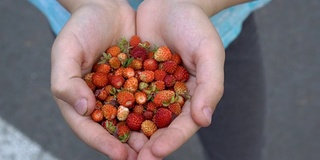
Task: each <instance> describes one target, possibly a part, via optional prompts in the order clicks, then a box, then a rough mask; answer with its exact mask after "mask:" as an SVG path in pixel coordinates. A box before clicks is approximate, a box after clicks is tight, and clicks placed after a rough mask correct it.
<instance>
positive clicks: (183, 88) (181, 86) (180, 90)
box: [173, 81, 188, 96]
mask: <svg viewBox="0 0 320 160" xmlns="http://www.w3.org/2000/svg"><path fill="white" fill-rule="evenodd" d="M173 88H174V92H176V93H177V94H178V95H181V96H186V95H187V94H188V87H187V85H186V84H185V83H184V82H180V81H178V82H176V83H175V84H174V87H173Z"/></svg>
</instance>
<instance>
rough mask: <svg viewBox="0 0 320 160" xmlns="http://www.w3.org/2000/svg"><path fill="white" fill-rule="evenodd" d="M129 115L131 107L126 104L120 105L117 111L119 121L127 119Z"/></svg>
mask: <svg viewBox="0 0 320 160" xmlns="http://www.w3.org/2000/svg"><path fill="white" fill-rule="evenodd" d="M128 115H129V109H128V108H127V107H124V106H119V107H118V111H117V118H118V120H119V121H125V120H126V119H127V117H128Z"/></svg>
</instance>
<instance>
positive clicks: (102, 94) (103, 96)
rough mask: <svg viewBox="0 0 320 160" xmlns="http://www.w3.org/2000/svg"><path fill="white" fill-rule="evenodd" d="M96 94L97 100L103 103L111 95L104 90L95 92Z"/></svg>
mask: <svg viewBox="0 0 320 160" xmlns="http://www.w3.org/2000/svg"><path fill="white" fill-rule="evenodd" d="M94 94H95V97H96V98H98V99H99V100H102V101H104V100H105V99H106V98H107V97H108V95H109V94H108V93H107V91H105V90H104V89H103V88H102V89H97V90H95V92H94Z"/></svg>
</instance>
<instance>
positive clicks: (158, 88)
mask: <svg viewBox="0 0 320 160" xmlns="http://www.w3.org/2000/svg"><path fill="white" fill-rule="evenodd" d="M151 86H154V91H162V90H164V89H165V88H166V85H165V83H164V82H163V81H155V82H153V83H152V84H151Z"/></svg>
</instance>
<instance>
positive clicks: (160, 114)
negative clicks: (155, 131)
mask: <svg viewBox="0 0 320 160" xmlns="http://www.w3.org/2000/svg"><path fill="white" fill-rule="evenodd" d="M171 121H172V112H171V111H170V110H169V109H167V108H159V109H158V110H157V113H156V114H155V115H154V116H153V122H154V123H155V124H156V126H157V127H158V128H164V127H168V126H169V124H170V123H171Z"/></svg>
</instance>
